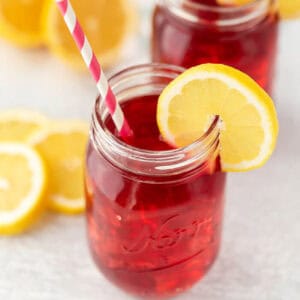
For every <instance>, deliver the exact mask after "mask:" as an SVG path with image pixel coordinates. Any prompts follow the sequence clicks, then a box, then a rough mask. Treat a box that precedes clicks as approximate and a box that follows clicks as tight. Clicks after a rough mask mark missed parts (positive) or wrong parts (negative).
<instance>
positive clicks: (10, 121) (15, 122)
mask: <svg viewBox="0 0 300 300" xmlns="http://www.w3.org/2000/svg"><path fill="white" fill-rule="evenodd" d="M46 123H47V119H46V118H45V117H44V116H43V115H40V114H39V113H37V112H32V111H27V110H9V111H2V112H0V142H26V141H27V140H28V139H29V137H30V136H31V135H33V134H34V133H35V132H37V131H38V130H40V129H41V128H42V127H43V126H46Z"/></svg>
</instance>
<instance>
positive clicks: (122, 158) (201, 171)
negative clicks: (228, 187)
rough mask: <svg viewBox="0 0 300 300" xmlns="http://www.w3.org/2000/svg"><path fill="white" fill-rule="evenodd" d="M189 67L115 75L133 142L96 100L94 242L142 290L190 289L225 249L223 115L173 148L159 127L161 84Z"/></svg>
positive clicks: (91, 193)
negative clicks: (221, 156) (201, 133)
mask: <svg viewBox="0 0 300 300" xmlns="http://www.w3.org/2000/svg"><path fill="white" fill-rule="evenodd" d="M181 72H182V69H181V68H178V67H171V66H164V65H144V66H138V67H133V68H130V69H127V70H125V71H123V72H121V73H119V74H117V75H115V76H114V77H113V78H111V80H110V85H111V86H112V88H113V90H114V93H115V94H116V95H117V97H118V100H119V101H120V102H121V105H122V109H123V111H124V113H125V116H126V119H127V121H128V122H129V124H130V127H131V128H132V129H133V132H134V138H133V139H132V140H130V141H127V142H122V141H121V140H120V139H119V138H118V135H117V133H116V130H115V127H114V125H113V123H112V121H111V119H110V117H109V115H108V114H107V112H106V111H105V104H104V103H101V102H100V100H99V99H98V100H97V102H96V106H95V111H94V113H93V122H92V130H91V140H90V143H89V147H88V151H87V160H86V163H87V165H86V203H87V225H88V238H89V243H90V248H91V251H92V254H93V257H94V260H95V262H96V264H97V265H98V267H99V268H100V270H101V271H102V272H103V274H104V275H105V276H106V277H107V278H108V279H109V280H110V281H112V282H113V283H114V284H116V285H117V286H119V287H121V288H123V289H124V290H126V291H129V292H131V293H134V294H138V295H140V296H143V297H146V296H155V297H156V296H168V295H172V294H176V293H179V292H182V291H184V290H186V289H187V288H189V287H191V286H192V285H193V284H194V283H195V282H197V281H198V280H199V279H200V278H202V277H203V275H204V274H205V273H206V272H207V271H208V269H209V268H210V267H211V265H212V264H213V262H214V260H215V258H216V256H217V254H218V251H219V247H220V238H221V228H222V217H223V204H224V189H225V179H226V174H224V173H221V172H220V171H219V162H218V151H219V140H218V136H219V130H218V128H217V120H215V122H214V123H213V124H212V125H211V128H210V129H209V130H208V132H207V133H206V135H205V136H203V137H202V138H201V139H199V140H198V141H196V142H195V143H193V144H192V145H190V146H189V147H188V148H180V149H173V148H172V147H171V146H170V145H168V144H166V143H165V142H164V141H163V140H162V139H161V136H160V134H159V131H158V128H157V125H156V105H157V99H158V95H159V94H160V92H161V90H162V89H163V88H164V87H165V85H166V84H168V83H169V82H170V81H171V80H172V79H174V78H175V77H176V76H177V75H178V74H179V73H181Z"/></svg>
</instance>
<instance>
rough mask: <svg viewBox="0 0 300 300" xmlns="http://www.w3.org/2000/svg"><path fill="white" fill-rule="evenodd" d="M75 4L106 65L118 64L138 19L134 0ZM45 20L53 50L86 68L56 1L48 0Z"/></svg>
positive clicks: (92, 0)
mask: <svg viewBox="0 0 300 300" xmlns="http://www.w3.org/2000/svg"><path fill="white" fill-rule="evenodd" d="M72 5H73V6H74V10H75V11H76V13H77V14H78V19H79V21H80V23H81V25H82V27H83V30H84V32H85V34H86V35H87V37H88V39H89V42H90V43H91V46H92V48H93V50H94V51H95V53H96V55H97V56H98V58H99V60H100V61H101V64H102V66H103V67H108V66H111V65H113V64H115V63H116V61H117V59H118V57H120V55H121V48H122V46H123V43H124V41H125V40H126V38H127V37H128V34H130V32H131V31H132V28H133V26H134V24H135V22H136V12H135V7H134V6H133V5H132V2H131V1H130V0H109V1H107V0H85V1H81V0H73V1H72ZM43 19H44V24H43V28H44V29H43V30H44V35H45V39H46V41H47V44H48V47H49V48H50V50H51V51H52V52H53V53H54V54H56V55H57V56H59V57H60V58H62V59H63V60H64V61H66V62H68V63H70V64H71V65H73V66H75V67H79V68H83V67H85V66H84V63H83V61H82V58H81V57H80V54H79V51H78V49H77V47H76V45H75V42H74V41H73V38H72V37H71V35H70V33H69V31H68V29H67V27H66V25H65V23H64V21H63V18H62V17H61V15H60V13H59V11H58V9H57V7H56V4H55V1H53V0H48V4H47V9H46V10H45V15H44V18H43Z"/></svg>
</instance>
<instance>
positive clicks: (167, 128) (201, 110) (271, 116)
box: [157, 64, 278, 172]
mask: <svg viewBox="0 0 300 300" xmlns="http://www.w3.org/2000/svg"><path fill="white" fill-rule="evenodd" d="M216 115H219V116H220V118H221V122H222V124H221V126H220V143H221V150H220V157H221V163H222V169H223V170H224V171H235V172H237V171H246V170H250V169H255V168H258V167H260V166H262V165H263V164H264V163H265V162H266V161H267V160H268V158H269V157H270V155H271V153H272V152H273V150H274V147H275V143H276V139H277V134H278V121H277V116H276V111H275V108H274V105H273V102H272V99H271V98H270V97H269V96H268V95H267V94H266V92H265V91H264V90H263V89H262V88H261V87H259V85H258V84H257V83H256V82H255V81H254V80H253V79H251V78H250V77H249V76H247V75H246V74H244V73H242V72H240V71H238V70H236V69H234V68H232V67H229V66H225V65H219V64H203V65H200V66H196V67H193V68H191V69H188V70H187V71H185V72H184V73H182V74H181V75H179V76H178V77H177V78H176V79H175V80H174V81H172V82H171V83H170V84H169V85H168V86H167V87H166V88H165V89H164V91H163V92H162V94H161V95H160V97H159V100H158V107H157V123H158V126H159V129H160V132H161V134H162V136H163V137H164V139H165V140H166V141H168V142H169V143H171V144H173V145H176V146H177V147H178V146H180V147H181V146H186V145H187V144H189V143H192V142H193V141H195V140H196V139H198V138H199V137H201V136H202V135H203V134H204V133H205V131H206V129H207V128H209V126H210V122H211V120H212V119H213V117H214V116H216Z"/></svg>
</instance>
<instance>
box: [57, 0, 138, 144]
mask: <svg viewBox="0 0 300 300" xmlns="http://www.w3.org/2000/svg"><path fill="white" fill-rule="evenodd" d="M55 1H56V3H57V6H58V7H59V10H60V12H61V14H62V16H63V18H64V20H65V23H66V25H67V27H68V29H69V31H70V32H71V34H72V36H73V39H74V40H75V42H76V44H77V47H78V48H79V50H80V52H81V56H82V57H83V59H84V61H85V64H86V65H87V67H88V68H89V70H90V72H91V73H92V75H93V77H94V79H95V81H96V83H97V88H98V90H99V93H100V95H101V97H102V98H103V99H105V103H106V105H107V108H108V111H109V112H110V114H111V116H112V119H113V121H114V123H115V126H116V128H117V130H118V132H119V134H120V136H121V137H123V138H126V137H129V136H132V131H131V129H130V127H129V125H128V123H127V121H126V119H125V117H124V113H123V111H122V110H121V107H120V105H119V103H118V101H117V99H116V97H115V95H114V94H113V92H112V90H111V88H110V86H109V84H108V81H107V79H106V77H105V75H104V73H103V70H102V68H101V66H100V64H99V62H98V60H97V57H96V55H95V53H94V51H93V50H92V47H91V45H90V43H89V41H88V39H87V37H86V35H85V34H84V32H83V30H82V27H81V25H80V23H79V21H78V19H77V17H76V14H75V12H74V9H73V7H72V4H71V2H70V0H55Z"/></svg>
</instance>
